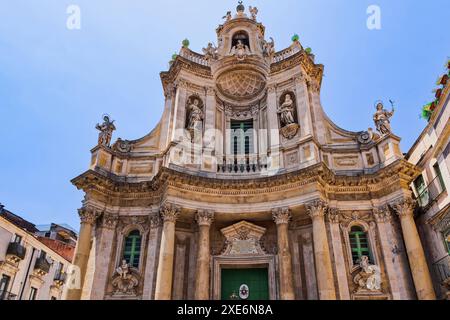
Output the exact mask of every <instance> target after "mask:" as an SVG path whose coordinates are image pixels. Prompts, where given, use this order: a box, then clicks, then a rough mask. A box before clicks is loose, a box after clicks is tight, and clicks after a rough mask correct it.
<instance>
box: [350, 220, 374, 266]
mask: <svg viewBox="0 0 450 320" xmlns="http://www.w3.org/2000/svg"><path fill="white" fill-rule="evenodd" d="M349 238H350V248H351V251H352V260H353V264H358V263H359V261H360V259H361V257H362V256H367V257H369V260H370V261H371V262H372V254H371V252H370V246H369V237H368V234H367V232H365V231H364V229H363V228H361V227H360V226H353V227H352V228H351V229H350V233H349Z"/></svg>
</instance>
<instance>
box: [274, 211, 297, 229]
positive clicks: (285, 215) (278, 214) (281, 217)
mask: <svg viewBox="0 0 450 320" xmlns="http://www.w3.org/2000/svg"><path fill="white" fill-rule="evenodd" d="M272 217H273V220H274V221H275V223H276V224H277V225H278V224H288V223H289V221H290V220H291V218H292V216H291V211H290V210H289V208H279V209H273V210H272Z"/></svg>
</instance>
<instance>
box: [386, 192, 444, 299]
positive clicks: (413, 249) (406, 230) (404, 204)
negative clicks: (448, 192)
mask: <svg viewBox="0 0 450 320" xmlns="http://www.w3.org/2000/svg"><path fill="white" fill-rule="evenodd" d="M414 205H415V203H414V201H413V200H412V199H411V198H406V199H404V200H402V201H400V202H398V203H396V204H394V205H393V206H392V207H393V208H394V210H395V211H396V213H397V215H398V216H399V218H400V224H401V227H402V233H403V240H404V241H405V246H406V252H407V254H408V260H409V266H410V268H411V273H412V277H413V280H414V286H415V287H416V293H417V297H418V298H419V300H436V294H435V293H434V289H433V283H432V281H431V275H430V271H429V270H428V265H427V261H426V259H425V253H424V251H423V247H422V243H421V241H420V238H419V233H418V231H417V227H416V223H415V221H414V210H413V209H414Z"/></svg>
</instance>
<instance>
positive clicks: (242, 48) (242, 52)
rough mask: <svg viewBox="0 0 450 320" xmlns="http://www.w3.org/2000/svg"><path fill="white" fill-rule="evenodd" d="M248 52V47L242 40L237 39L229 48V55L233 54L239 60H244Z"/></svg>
mask: <svg viewBox="0 0 450 320" xmlns="http://www.w3.org/2000/svg"><path fill="white" fill-rule="evenodd" d="M249 54H250V49H249V47H248V46H247V45H246V44H244V43H243V42H242V40H238V41H237V44H236V45H235V46H234V47H233V48H232V49H231V55H235V56H236V57H237V59H238V60H240V61H242V60H244V59H245V58H246V57H247V55H249Z"/></svg>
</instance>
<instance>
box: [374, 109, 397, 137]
mask: <svg viewBox="0 0 450 320" xmlns="http://www.w3.org/2000/svg"><path fill="white" fill-rule="evenodd" d="M392 103H393V102H392ZM376 109H377V111H376V112H375V114H374V115H373V122H374V123H375V127H376V128H377V130H378V132H379V133H381V134H382V135H386V134H389V133H391V131H392V129H391V120H390V119H391V118H392V116H393V115H394V112H395V110H394V105H392V111H387V110H386V109H384V106H383V103H382V102H381V101H380V102H378V103H377V106H376Z"/></svg>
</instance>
